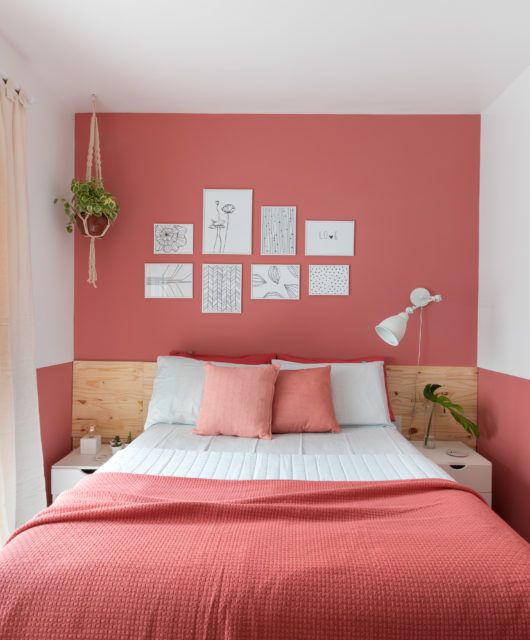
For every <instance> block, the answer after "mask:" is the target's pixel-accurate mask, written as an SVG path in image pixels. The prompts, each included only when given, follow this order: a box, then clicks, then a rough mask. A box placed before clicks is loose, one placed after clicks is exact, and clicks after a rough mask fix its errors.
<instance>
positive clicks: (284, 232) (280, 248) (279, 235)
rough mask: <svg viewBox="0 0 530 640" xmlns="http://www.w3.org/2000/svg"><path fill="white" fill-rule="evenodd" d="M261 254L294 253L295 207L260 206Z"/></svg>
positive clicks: (285, 254) (281, 254)
mask: <svg viewBox="0 0 530 640" xmlns="http://www.w3.org/2000/svg"><path fill="white" fill-rule="evenodd" d="M261 255H262V256H295V255H296V207H291V206H285V207H276V206H275V207H272V206H266V207H261Z"/></svg>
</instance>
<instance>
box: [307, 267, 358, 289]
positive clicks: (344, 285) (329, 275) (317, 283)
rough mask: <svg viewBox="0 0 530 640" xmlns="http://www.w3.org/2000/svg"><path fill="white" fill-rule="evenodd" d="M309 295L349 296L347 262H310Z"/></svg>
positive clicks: (348, 269)
mask: <svg viewBox="0 0 530 640" xmlns="http://www.w3.org/2000/svg"><path fill="white" fill-rule="evenodd" d="M309 295H310V296H349V295H350V265H349V264H310V265H309Z"/></svg>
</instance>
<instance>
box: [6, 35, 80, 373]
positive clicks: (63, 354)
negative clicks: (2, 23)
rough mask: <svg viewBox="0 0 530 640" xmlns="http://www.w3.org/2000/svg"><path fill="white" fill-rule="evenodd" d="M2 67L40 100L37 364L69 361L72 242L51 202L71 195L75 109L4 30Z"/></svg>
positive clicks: (32, 146)
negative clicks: (54, 91)
mask: <svg viewBox="0 0 530 640" xmlns="http://www.w3.org/2000/svg"><path fill="white" fill-rule="evenodd" d="M0 71H1V72H2V73H5V74H7V76H8V77H10V78H12V79H13V80H14V81H15V82H16V83H18V84H20V86H21V87H22V88H23V89H24V90H25V91H26V93H28V94H30V95H32V96H34V97H35V99H36V101H35V103H34V104H33V105H31V106H29V107H28V114H27V120H28V149H27V153H28V196H29V216H30V223H31V263H32V271H33V298H34V303H35V338H36V341H35V361H36V362H35V364H36V366H37V367H46V366H49V365H54V364H60V363H62V362H70V361H71V360H73V346H74V338H73V336H74V278H73V266H74V260H73V256H74V245H73V238H72V237H70V236H69V235H68V234H67V233H66V231H65V229H64V224H63V223H64V220H63V218H64V216H63V215H61V211H60V209H59V207H54V206H53V199H54V197H55V196H62V195H67V194H68V192H69V185H70V180H71V178H72V174H73V167H74V115H73V113H72V110H71V109H69V108H67V107H66V106H65V105H64V104H63V103H62V102H61V100H60V99H59V98H58V97H57V96H55V95H54V94H53V92H52V91H51V90H50V89H49V87H48V85H47V83H45V82H43V81H42V80H41V78H40V77H38V75H37V74H36V73H35V67H34V66H33V65H30V64H29V62H28V61H27V60H25V59H24V57H23V56H22V55H21V54H19V52H18V51H17V50H16V49H15V48H14V47H13V46H12V45H11V44H10V43H8V42H7V41H6V40H5V39H3V38H2V37H1V36H0Z"/></svg>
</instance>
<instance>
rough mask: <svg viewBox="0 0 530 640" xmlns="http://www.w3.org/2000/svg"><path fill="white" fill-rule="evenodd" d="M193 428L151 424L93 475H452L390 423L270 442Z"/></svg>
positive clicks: (351, 477)
mask: <svg viewBox="0 0 530 640" xmlns="http://www.w3.org/2000/svg"><path fill="white" fill-rule="evenodd" d="M192 430H193V426H190V425H175V424H172V425H169V424H157V425H153V426H152V427H150V428H149V429H147V430H146V431H144V432H143V433H142V434H141V435H140V436H139V437H138V438H136V439H135V440H134V442H133V443H132V444H130V445H129V446H128V447H127V448H126V449H124V450H123V451H120V452H119V453H117V454H116V455H114V456H113V457H112V458H110V459H109V460H108V461H107V462H106V463H105V464H103V465H102V466H101V467H100V468H99V469H98V471H97V473H105V472H122V473H136V474H147V475H157V476H173V477H184V478H204V479H214V480H309V481H311V480H314V481H326V480H328V481H336V482H338V481H378V480H410V479H425V478H442V479H445V480H451V477H450V476H449V475H448V474H447V473H446V472H445V471H443V470H442V469H441V468H440V467H438V466H437V465H436V464H434V463H433V462H431V461H430V460H428V459H427V458H426V457H425V456H424V455H423V454H421V453H420V452H419V451H418V450H417V449H416V448H415V447H414V446H412V445H411V444H410V442H408V441H407V440H406V439H405V438H404V437H403V436H402V435H401V434H400V433H399V432H398V431H397V430H396V428H395V427H394V426H393V425H383V426H370V427H358V426H357V427H343V428H342V430H341V432H340V433H290V434H277V435H274V436H273V438H272V440H258V439H255V438H236V437H233V436H197V435H195V434H193V433H192Z"/></svg>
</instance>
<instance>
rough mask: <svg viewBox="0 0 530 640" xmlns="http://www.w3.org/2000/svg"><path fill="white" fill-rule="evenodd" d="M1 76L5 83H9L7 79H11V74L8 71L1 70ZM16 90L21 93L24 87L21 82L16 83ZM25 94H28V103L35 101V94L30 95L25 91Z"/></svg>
mask: <svg viewBox="0 0 530 640" xmlns="http://www.w3.org/2000/svg"><path fill="white" fill-rule="evenodd" d="M0 78H2V80H3V81H4V84H7V81H8V80H9V76H8V75H7V73H4V72H3V71H2V70H0ZM15 91H16V92H17V93H20V92H21V91H22V87H21V86H20V85H19V84H15ZM25 96H26V102H27V103H28V104H34V103H35V98H34V97H33V96H30V95H29V94H27V93H25Z"/></svg>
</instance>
